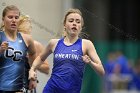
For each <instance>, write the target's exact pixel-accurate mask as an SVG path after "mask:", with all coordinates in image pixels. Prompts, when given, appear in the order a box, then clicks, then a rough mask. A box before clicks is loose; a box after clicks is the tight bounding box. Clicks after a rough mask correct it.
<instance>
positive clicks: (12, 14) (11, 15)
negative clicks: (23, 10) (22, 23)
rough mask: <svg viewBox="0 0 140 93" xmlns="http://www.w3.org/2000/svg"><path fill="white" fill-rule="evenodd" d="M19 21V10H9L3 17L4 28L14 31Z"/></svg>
mask: <svg viewBox="0 0 140 93" xmlns="http://www.w3.org/2000/svg"><path fill="white" fill-rule="evenodd" d="M18 22H19V11H16V10H11V11H8V12H7V13H6V15H5V16H4V17H3V23H4V28H5V30H8V31H16V30H17V27H18Z"/></svg>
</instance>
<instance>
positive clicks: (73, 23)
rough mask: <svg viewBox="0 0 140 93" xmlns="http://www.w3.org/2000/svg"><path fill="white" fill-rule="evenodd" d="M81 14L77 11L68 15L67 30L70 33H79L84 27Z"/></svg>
mask: <svg viewBox="0 0 140 93" xmlns="http://www.w3.org/2000/svg"><path fill="white" fill-rule="evenodd" d="M81 19H82V18H81V16H80V15H79V14H77V13H71V14H69V15H68V16H67V19H66V23H65V25H64V26H65V30H66V32H67V33H68V34H70V35H77V36H78V35H79V33H80V32H81V29H82V25H81Z"/></svg>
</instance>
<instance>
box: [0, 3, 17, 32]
mask: <svg viewBox="0 0 140 93" xmlns="http://www.w3.org/2000/svg"><path fill="white" fill-rule="evenodd" d="M11 10H16V11H19V9H18V8H17V7H16V6H14V5H9V6H7V7H5V8H4V9H3V12H2V20H3V18H4V17H5V15H6V13H7V12H8V11H11ZM19 15H20V11H19ZM3 27H4V24H3V23H1V25H0V30H3Z"/></svg>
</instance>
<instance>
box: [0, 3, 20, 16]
mask: <svg viewBox="0 0 140 93" xmlns="http://www.w3.org/2000/svg"><path fill="white" fill-rule="evenodd" d="M11 10H16V11H19V9H18V7H16V6H14V5H9V6H7V7H5V8H4V10H3V12H2V17H5V15H6V13H7V12H8V11H11ZM19 15H20V11H19Z"/></svg>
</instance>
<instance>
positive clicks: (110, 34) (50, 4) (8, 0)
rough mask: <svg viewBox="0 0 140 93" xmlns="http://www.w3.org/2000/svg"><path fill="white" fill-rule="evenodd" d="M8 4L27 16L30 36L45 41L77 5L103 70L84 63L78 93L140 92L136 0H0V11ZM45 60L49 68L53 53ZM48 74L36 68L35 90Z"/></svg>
mask: <svg viewBox="0 0 140 93" xmlns="http://www.w3.org/2000/svg"><path fill="white" fill-rule="evenodd" d="M11 4H13V5H16V6H18V7H19V9H20V10H21V13H22V14H24V15H29V16H30V18H31V20H32V36H33V38H34V39H35V40H38V41H39V42H41V43H42V44H44V45H47V42H48V41H49V40H50V39H51V38H56V36H57V35H58V34H60V32H61V31H62V20H63V16H64V14H65V12H66V11H67V10H68V9H69V8H78V9H80V10H81V11H82V13H83V17H84V21H85V25H84V28H83V32H84V33H86V34H87V36H88V39H90V40H91V41H92V42H93V43H94V45H95V48H96V50H97V53H98V55H99V57H100V59H101V61H102V63H103V65H104V68H105V71H106V75H105V76H104V77H100V76H99V75H98V74H96V73H95V72H94V71H93V70H92V69H91V68H90V66H88V65H87V66H86V69H85V73H84V79H83V85H82V90H81V93H140V48H139V47H140V32H139V31H140V28H139V27H140V18H139V17H140V5H139V3H138V0H90V1H89V0H44V1H40V0H28V1H26V0H0V13H2V10H3V9H4V8H5V7H6V6H7V5H11ZM0 19H1V16H0ZM0 22H1V20H0ZM48 60H49V65H50V67H51V68H52V65H53V63H52V55H51V56H50V57H49V58H48ZM50 74H51V71H50ZM50 74H49V75H45V74H43V73H40V72H38V79H39V83H38V87H37V93H42V89H43V87H44V86H45V84H46V82H47V80H48V79H49V77H50Z"/></svg>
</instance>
